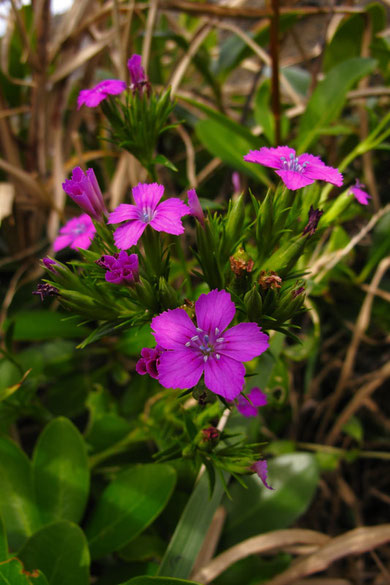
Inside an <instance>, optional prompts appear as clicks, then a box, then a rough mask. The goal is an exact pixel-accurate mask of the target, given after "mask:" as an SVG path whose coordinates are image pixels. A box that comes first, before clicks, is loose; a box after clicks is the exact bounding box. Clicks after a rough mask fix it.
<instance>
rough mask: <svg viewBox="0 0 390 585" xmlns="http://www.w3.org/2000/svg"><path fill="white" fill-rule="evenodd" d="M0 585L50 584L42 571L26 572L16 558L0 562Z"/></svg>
mask: <svg viewBox="0 0 390 585" xmlns="http://www.w3.org/2000/svg"><path fill="white" fill-rule="evenodd" d="M0 585H48V583H47V580H46V577H45V576H44V575H42V573H41V572H40V571H37V570H34V571H31V572H28V571H27V572H26V571H25V570H24V567H23V564H22V562H21V561H19V560H18V559H16V558H12V559H9V560H8V561H6V562H4V563H0Z"/></svg>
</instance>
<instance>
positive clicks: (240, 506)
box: [223, 453, 319, 546]
mask: <svg viewBox="0 0 390 585" xmlns="http://www.w3.org/2000/svg"><path fill="white" fill-rule="evenodd" d="M318 479H319V473H318V466H317V462H316V458H315V456H314V455H311V454H308V453H292V454H287V455H281V456H280V457H275V459H271V460H270V461H269V462H268V481H269V484H270V485H271V486H272V487H273V488H274V490H272V491H271V490H267V488H265V487H264V486H263V484H262V482H261V480H260V479H259V478H258V477H257V476H255V475H252V476H250V477H248V478H246V481H245V483H246V484H247V486H248V489H247V490H245V489H243V488H242V487H241V486H240V485H234V486H233V487H232V489H231V495H232V501H226V506H227V509H228V518H227V522H226V528H225V535H224V541H223V542H224V545H225V546H232V545H234V544H236V543H237V542H240V541H242V540H245V539H246V538H250V537H251V536H255V535H256V534H259V533H262V532H267V531H269V530H278V529H280V528H286V527H288V526H290V525H291V524H292V523H293V522H294V521H295V520H297V519H298V518H299V517H300V516H301V515H302V514H303V513H304V512H305V510H306V509H307V508H308V506H309V505H310V502H311V500H312V498H313V496H314V493H315V490H316V488H317V484H318Z"/></svg>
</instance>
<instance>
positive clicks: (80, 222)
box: [53, 213, 96, 252]
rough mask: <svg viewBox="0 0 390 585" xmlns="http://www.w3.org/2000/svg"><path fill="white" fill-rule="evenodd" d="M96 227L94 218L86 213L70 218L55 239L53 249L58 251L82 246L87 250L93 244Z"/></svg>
mask: <svg viewBox="0 0 390 585" xmlns="http://www.w3.org/2000/svg"><path fill="white" fill-rule="evenodd" d="M95 232H96V228H95V226H94V225H93V221H92V219H91V218H90V217H89V215H87V214H86V213H83V214H82V215H80V216H79V217H74V218H73V219H70V220H69V221H68V222H67V223H66V224H65V225H64V226H63V227H62V228H61V229H60V233H59V235H58V236H57V238H56V239H55V240H54V244H53V250H54V251H55V252H58V251H59V250H62V249H63V248H67V247H68V246H69V248H72V249H73V250H76V248H82V249H83V250H87V249H88V248H89V246H90V245H91V242H92V240H93V237H94V235H95Z"/></svg>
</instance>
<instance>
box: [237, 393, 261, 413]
mask: <svg viewBox="0 0 390 585" xmlns="http://www.w3.org/2000/svg"><path fill="white" fill-rule="evenodd" d="M248 399H249V401H250V402H248V400H247V399H246V398H245V396H243V395H242V394H240V395H239V397H238V399H237V410H238V412H239V413H241V414H242V415H243V416H246V417H251V416H257V412H258V407H260V406H265V405H266V404H267V395H266V394H264V392H262V391H261V390H260V388H252V390H251V391H250V392H249V394H248Z"/></svg>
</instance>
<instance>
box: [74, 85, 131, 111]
mask: <svg viewBox="0 0 390 585" xmlns="http://www.w3.org/2000/svg"><path fill="white" fill-rule="evenodd" d="M125 89H126V83H125V82H124V81H120V79H105V80H104V81H101V82H100V83H98V84H97V85H95V87H92V88H91V89H83V90H82V91H80V93H79V97H78V98H77V109H78V110H79V109H80V108H81V106H82V105H83V104H85V105H86V106H88V108H96V106H98V105H99V104H100V102H102V101H103V100H105V99H106V98H107V97H108V96H109V95H118V94H120V93H122V91H124V90H125Z"/></svg>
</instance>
